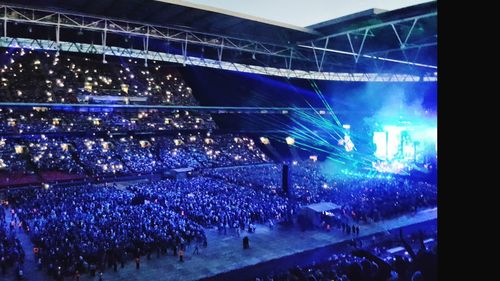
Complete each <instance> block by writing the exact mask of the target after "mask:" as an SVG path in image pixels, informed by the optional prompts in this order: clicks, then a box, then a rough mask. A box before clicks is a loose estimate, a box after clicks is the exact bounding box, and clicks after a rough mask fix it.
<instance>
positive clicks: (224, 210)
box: [129, 177, 290, 233]
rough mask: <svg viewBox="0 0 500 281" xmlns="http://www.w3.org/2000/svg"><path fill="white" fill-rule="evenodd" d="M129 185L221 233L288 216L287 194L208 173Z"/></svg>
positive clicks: (143, 194)
mask: <svg viewBox="0 0 500 281" xmlns="http://www.w3.org/2000/svg"><path fill="white" fill-rule="evenodd" d="M129 189H130V190H131V191H132V192H134V193H135V194H138V195H140V196H143V197H145V198H146V199H147V200H149V201H153V202H157V203H158V204H160V205H162V206H166V207H168V208H172V209H173V210H175V211H176V212H177V213H182V214H184V215H186V216H187V218H189V219H191V220H192V221H194V222H196V223H198V224H201V225H203V226H205V227H217V228H218V229H219V230H221V231H223V232H224V233H227V231H231V232H234V233H239V232H240V231H244V230H248V229H250V230H251V229H252V228H253V227H252V225H256V224H268V223H270V222H271V223H272V224H275V223H278V222H284V221H286V220H288V219H289V218H290V217H289V213H288V212H289V210H288V207H289V203H288V199H287V198H285V197H282V196H277V195H273V194H269V193H267V192H263V191H261V190H258V189H252V188H247V187H244V186H241V185H236V184H232V183H228V182H225V181H222V180H218V179H213V178H208V177H195V178H189V179H180V180H168V179H167V180H162V181H157V182H153V183H142V184H137V185H133V186H130V187H129ZM238 229H239V230H238Z"/></svg>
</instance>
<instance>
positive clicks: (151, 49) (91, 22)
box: [0, 5, 437, 82]
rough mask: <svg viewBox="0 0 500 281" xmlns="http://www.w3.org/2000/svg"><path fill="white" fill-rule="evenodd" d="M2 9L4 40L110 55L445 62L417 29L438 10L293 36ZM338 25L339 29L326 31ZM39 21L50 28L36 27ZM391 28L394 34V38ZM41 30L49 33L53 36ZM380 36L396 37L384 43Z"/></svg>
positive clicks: (291, 72) (318, 74)
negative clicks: (264, 37) (430, 56)
mask: <svg viewBox="0 0 500 281" xmlns="http://www.w3.org/2000/svg"><path fill="white" fill-rule="evenodd" d="M0 15H1V22H0V25H2V27H3V33H2V37H1V38H0V46H1V47H9V48H20V47H23V48H32V49H44V50H54V51H67V52H78V53H88V54H100V55H102V56H103V62H106V56H122V57H130V58H139V59H144V62H145V64H146V65H147V62H148V60H155V61H165V62H174V63H179V64H183V65H194V66H203V67H210V68H218V69H224V70H233V71H239V72H247V73H258V74H266V75H274V76H282V77H288V78H306V79H318V80H335V81H381V82H384V81H394V82H416V81H437V66H435V65H431V64H425V63H421V62H418V58H419V55H420V54H421V50H423V49H425V48H428V47H431V48H432V47H433V48H435V47H436V46H437V35H436V30H433V31H431V32H430V33H431V34H430V35H429V34H425V36H422V35H418V36H417V35H416V34H417V33H425V32H422V30H423V29H427V30H429V28H427V27H426V25H431V26H432V24H434V22H435V21H436V17H437V12H436V11H431V12H426V13H421V14H418V15H414V16H409V17H405V18H400V19H394V20H384V21H382V22H380V20H379V21H378V23H370V22H373V20H371V21H370V20H369V21H368V24H366V20H365V21H364V22H363V26H362V27H353V26H355V25H353V24H350V25H348V24H347V25H346V24H343V25H342V28H343V29H342V28H337V27H336V25H338V23H336V24H330V25H326V27H321V28H318V29H317V30H319V31H320V32H311V33H314V34H328V35H322V36H314V39H310V40H307V41H301V42H294V43H289V44H283V43H276V42H271V43H269V42H263V41H260V40H252V39H244V38H236V37H233V36H226V35H221V34H214V33H208V32H201V31H195V30H192V29H190V28H188V27H179V26H158V25H151V24H146V23H140V22H133V21H125V20H117V19H110V18H106V17H102V16H88V15H80V14H75V13H66V12H60V11H51V10H43V9H38V8H36V9H35V8H27V7H17V6H12V5H0ZM429 19H430V20H431V22H430V23H429ZM433 21H434V22H433ZM356 24H357V25H359V24H360V23H359V22H357V23H356ZM332 26H333V27H335V28H334V30H336V32H332V33H326V32H325V31H328V28H331V27H332ZM33 28H37V31H45V32H32V29H33ZM322 29H323V30H322ZM339 30H340V31H339ZM388 30H391V32H392V38H387V37H388V32H387V31H388ZM0 32H1V31H0ZM84 32H85V33H84ZM427 33H428V32H427ZM40 34H48V35H46V37H45V38H47V39H45V38H40V37H41V36H40ZM242 37H243V36H242ZM379 37H380V38H382V39H383V40H384V42H389V41H390V42H389V43H388V44H385V45H384V44H382V45H381V44H380V38H379ZM339 46H340V48H339ZM377 47H378V48H377ZM392 54H400V55H399V57H398V56H394V55H392ZM401 54H402V58H401ZM391 55H392V56H391ZM401 66H403V68H402V67H401ZM373 70H376V71H373Z"/></svg>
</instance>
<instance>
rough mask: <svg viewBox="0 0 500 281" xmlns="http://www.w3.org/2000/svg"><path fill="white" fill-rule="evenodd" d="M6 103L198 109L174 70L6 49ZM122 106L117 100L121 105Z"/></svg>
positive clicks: (1, 84)
mask: <svg viewBox="0 0 500 281" xmlns="http://www.w3.org/2000/svg"><path fill="white" fill-rule="evenodd" d="M2 52H3V53H4V55H3V56H2V58H4V61H3V62H1V63H2V64H0V79H1V81H0V100H1V101H4V102H7V101H8V102H39V103H79V102H82V103H89V102H95V101H94V100H96V99H95V97H99V96H101V97H103V96H115V97H121V98H122V99H118V100H120V101H121V102H123V103H127V104H129V103H135V102H137V103H139V102H140V103H142V104H164V105H196V104H197V102H196V100H195V99H194V96H193V95H192V90H191V88H189V87H187V86H186V85H185V82H184V81H183V80H182V78H181V76H180V75H179V73H178V72H177V71H176V69H175V68H174V67H167V66H164V65H163V66H161V65H160V64H156V62H155V61H153V62H152V65H151V66H150V67H145V66H143V64H138V63H137V60H133V59H128V60H123V59H119V58H113V57H110V58H109V59H108V62H107V63H102V59H101V60H99V59H96V58H95V57H92V56H89V57H82V56H72V55H70V54H67V53H64V54H60V53H59V52H55V51H40V50H31V49H22V48H21V49H2ZM115 100H116V99H115Z"/></svg>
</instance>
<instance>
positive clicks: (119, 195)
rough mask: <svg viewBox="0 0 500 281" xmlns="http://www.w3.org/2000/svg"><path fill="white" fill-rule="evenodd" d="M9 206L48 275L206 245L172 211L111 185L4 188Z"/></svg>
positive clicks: (192, 226) (197, 228) (196, 231)
mask: <svg viewBox="0 0 500 281" xmlns="http://www.w3.org/2000/svg"><path fill="white" fill-rule="evenodd" d="M7 198H8V201H9V204H11V205H12V206H13V209H15V211H16V215H17V216H18V217H19V219H20V221H21V222H22V223H23V225H24V226H25V230H26V231H27V232H28V233H29V236H30V238H31V240H32V241H33V244H34V246H35V248H36V251H35V255H36V259H37V261H38V263H39V265H40V267H43V268H44V269H46V270H47V272H48V273H49V275H51V276H53V277H55V278H56V279H57V278H61V276H63V275H67V274H74V273H75V272H76V271H78V272H80V273H83V272H93V273H95V271H103V270H105V269H106V268H108V267H111V266H113V267H114V269H115V270H116V269H117V267H118V264H120V265H121V266H122V267H123V266H124V263H125V262H126V261H127V260H129V259H133V258H136V259H137V258H138V259H140V258H141V256H144V255H146V256H148V258H149V257H150V256H151V254H153V253H156V254H157V255H158V256H161V255H165V254H167V253H168V251H172V253H173V252H177V250H178V249H180V248H183V247H186V246H187V245H189V244H191V243H199V244H200V245H201V244H203V243H204V242H205V243H206V237H205V233H204V230H203V228H202V227H201V226H200V225H199V224H197V223H196V222H194V221H192V220H190V219H189V218H187V217H186V216H185V215H182V214H179V213H178V212H176V211H175V210H174V209H173V208H170V207H168V206H165V205H163V204H157V203H154V202H137V200H135V199H134V195H133V194H132V193H130V192H127V191H122V190H119V189H117V188H116V186H95V185H80V186H73V187H65V188H50V189H30V190H15V191H14V190H9V191H8V192H7Z"/></svg>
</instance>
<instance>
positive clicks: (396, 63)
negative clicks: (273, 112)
mask: <svg viewBox="0 0 500 281" xmlns="http://www.w3.org/2000/svg"><path fill="white" fill-rule="evenodd" d="M0 3H3V4H6V5H12V6H14V7H26V8H31V9H36V10H43V11H56V12H59V13H71V14H72V15H82V18H83V16H93V17H101V18H106V19H111V20H122V21H127V22H133V23H138V24H139V23H144V24H150V25H154V26H163V27H170V28H179V29H181V30H182V32H183V33H182V36H184V37H185V38H186V39H185V40H186V44H187V43H189V44H190V45H189V51H187V49H188V48H187V46H181V45H179V44H181V43H182V41H183V40H184V39H182V38H184V37H182V38H181V36H178V38H173V37H174V36H172V35H170V37H172V38H168V39H169V40H170V41H171V42H174V43H175V42H177V43H179V44H178V46H177V47H176V48H177V49H183V48H184V49H185V51H184V54H183V55H184V56H185V55H190V54H187V52H191V53H195V54H197V56H200V55H201V56H202V57H204V58H208V59H212V60H217V58H218V60H219V61H220V60H221V57H222V52H224V59H225V60H226V61H230V62H231V63H238V64H243V65H258V66H259V67H264V68H266V67H274V68H277V69H284V70H286V69H292V70H294V69H295V70H304V71H317V72H327V71H330V72H331V71H336V72H363V71H367V69H368V70H371V71H373V69H375V68H376V69H377V72H383V71H384V68H385V69H390V71H395V72H398V73H409V72H408V70H409V69H410V73H413V74H416V73H417V72H419V71H421V70H422V71H424V72H426V73H427V72H432V73H433V72H435V71H436V69H437V67H436V61H437V2H436V1H433V2H428V3H424V4H419V5H415V6H410V7H406V8H402V9H398V10H393V11H384V10H379V9H370V10H366V11H363V12H359V13H356V14H352V15H348V16H344V17H341V18H337V19H332V20H329V21H325V22H322V23H318V24H315V25H312V26H308V27H305V28H304V27H297V26H293V25H289V24H283V23H278V22H275V21H271V20H266V19H262V18H257V17H253V16H248V15H243V14H239V13H235V12H230V11H227V10H222V9H218V8H213V7H208V6H204V5H198V4H192V3H187V2H184V1H179V0H158V1H155V0H99V1H91V0H71V1H69V0H37V1H32V0H0ZM28 14H29V13H28ZM28 14H26V15H25V17H26V18H28V17H29V15H28ZM22 17H23V15H22V12H20V13H19V15H15V16H11V18H10V19H9V20H11V19H13V20H16V18H21V20H23V19H22ZM47 17H48V16H47ZM47 17H45V18H43V17H42V18H43V20H46V18H47ZM71 20H72V21H73V22H77V21H78V16H71ZM18 21H19V20H18ZM40 22H41V20H40V19H30V20H29V22H28V21H25V22H21V23H22V24H24V23H29V24H37V23H40ZM82 22H83V20H82ZM1 24H2V23H0V25H1ZM16 27H17V30H16ZM82 27H84V28H85V27H88V26H86V25H80V27H78V26H76V28H80V31H81V30H82ZM73 28H75V26H74V27H73ZM11 30H12V32H11ZM108 30H109V32H112V31H113V30H111V29H108ZM84 31H85V30H84ZM95 31H97V30H95ZM18 32H20V34H22V35H23V36H20V35H18V34H17V33H18ZM61 32H62V31H61ZM197 32H199V33H197ZM12 33H16V36H17V37H23V38H26V37H28V38H33V37H32V35H30V34H24V33H26V32H23V31H22V30H19V26H9V36H11V34H12ZM30 33H31V31H30ZM33 33H34V32H33ZM40 33H42V32H40ZM43 33H46V32H43ZM74 33H75V32H74V31H73V32H69V33H64V34H63V33H62V35H64V38H65V39H71V40H72V41H71V42H75V41H74V40H80V39H78V38H73V36H74V35H75V34H74ZM179 34H180V33H179ZM211 34H213V35H216V36H227V38H228V40H233V39H234V38H235V39H236V40H240V39H241V40H240V41H237V42H236V41H234V44H233V45H232V46H231V44H232V43H231V44H228V43H227V42H226V43H224V42H221V40H218V39H217V38H210V35H211ZM62 35H61V36H62ZM136 35H137V33H136V34H134V36H136ZM30 36H31V37H30ZM84 37H87V36H84ZM205 37H208V38H207V39H204V38H205ZM193 38H194V39H193ZM43 39H47V38H43ZM172 39H173V40H172ZM113 40H114V39H113V37H112V36H111V35H110V36H108V39H107V43H108V45H111V44H112V43H113ZM176 40H177V41H176ZM188 40H190V41H189V42H188ZM245 40H251V41H253V42H248V41H247V42H245ZM66 41H70V40H66ZM115 41H116V40H115ZM222 41H223V40H222ZM92 42H95V39H92ZM141 42H142V39H141ZM84 43H85V42H84ZM86 43H88V42H86ZM261 44H271V45H265V46H264V45H261ZM149 48H150V49H151V50H154V48H155V44H153V43H151V44H149ZM210 48H212V49H210ZM219 49H220V50H219ZM222 49H224V50H222ZM292 60H293V62H292ZM408 66H410V68H408ZM417 75H418V73H417Z"/></svg>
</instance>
